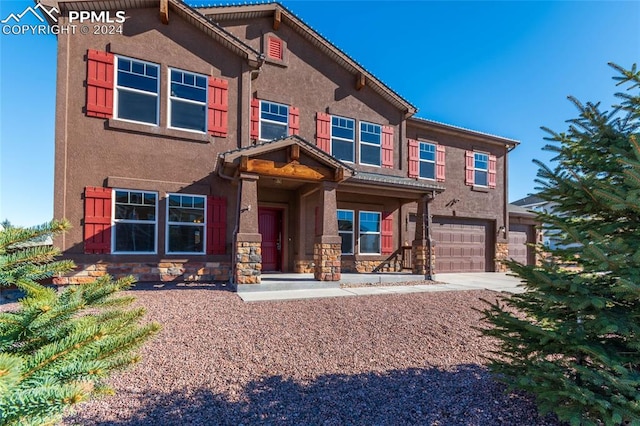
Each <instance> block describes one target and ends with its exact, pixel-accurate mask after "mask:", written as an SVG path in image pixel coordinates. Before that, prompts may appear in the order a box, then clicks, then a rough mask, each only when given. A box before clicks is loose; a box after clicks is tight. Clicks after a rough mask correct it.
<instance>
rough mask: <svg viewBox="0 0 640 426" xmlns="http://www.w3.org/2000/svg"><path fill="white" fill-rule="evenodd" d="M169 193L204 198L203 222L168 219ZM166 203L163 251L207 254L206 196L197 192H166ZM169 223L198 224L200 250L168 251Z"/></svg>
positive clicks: (181, 224)
mask: <svg viewBox="0 0 640 426" xmlns="http://www.w3.org/2000/svg"><path fill="white" fill-rule="evenodd" d="M171 195H178V196H187V197H199V198H203V199H204V222H202V223H201V224H200V223H198V224H191V223H189V222H172V221H169V197H170V196H171ZM166 204H167V211H166V214H167V215H166V216H165V217H166V218H167V223H166V225H165V241H164V252H165V253H166V254H172V255H173V254H190V255H202V256H204V255H206V254H207V197H206V196H205V195H199V194H182V193H180V194H179V193H174V192H172V193H168V194H167V198H166ZM169 225H178V226H183V225H186V226H198V227H201V228H202V252H199V251H169V238H170V234H169Z"/></svg>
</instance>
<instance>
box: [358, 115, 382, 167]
mask: <svg viewBox="0 0 640 426" xmlns="http://www.w3.org/2000/svg"><path fill="white" fill-rule="evenodd" d="M367 124H368V125H371V126H377V127H379V128H380V143H379V144H377V145H376V144H375V143H371V142H363V141H362V125H367ZM358 141H359V142H360V145H359V151H360V158H359V159H358V160H359V163H360V164H363V165H365V166H371V167H382V126H381V125H379V124H376V123H370V122H368V121H360V123H359V124H358ZM362 145H368V146H373V147H377V148H378V155H379V159H380V164H371V163H365V162H364V161H362Z"/></svg>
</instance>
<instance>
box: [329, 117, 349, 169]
mask: <svg viewBox="0 0 640 426" xmlns="http://www.w3.org/2000/svg"><path fill="white" fill-rule="evenodd" d="M354 126H355V122H354V121H353V120H352V119H350V118H342V117H335V116H332V117H331V154H332V155H333V156H334V157H335V158H337V159H338V160H342V161H348V162H350V163H353V161H354V159H353V156H354V153H353V152H354V149H353V147H354V140H355V130H354Z"/></svg>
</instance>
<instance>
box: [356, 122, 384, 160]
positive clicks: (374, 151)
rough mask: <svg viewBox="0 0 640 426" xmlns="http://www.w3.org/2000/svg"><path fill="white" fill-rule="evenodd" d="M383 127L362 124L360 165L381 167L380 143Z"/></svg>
mask: <svg viewBox="0 0 640 426" xmlns="http://www.w3.org/2000/svg"><path fill="white" fill-rule="evenodd" d="M381 133H382V127H381V126H379V125H377V124H371V123H365V122H360V163H361V164H369V165H372V166H380V141H381Z"/></svg>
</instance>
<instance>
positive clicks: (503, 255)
mask: <svg viewBox="0 0 640 426" xmlns="http://www.w3.org/2000/svg"><path fill="white" fill-rule="evenodd" d="M508 257H509V243H496V269H495V270H496V272H507V271H508V270H509V269H508V268H507V265H505V264H504V263H502V261H503V260H507V258H508Z"/></svg>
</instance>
